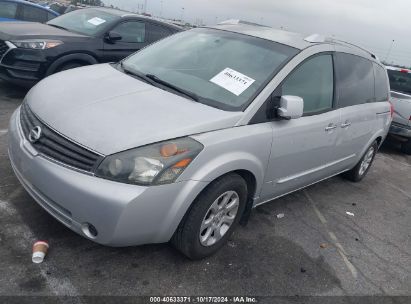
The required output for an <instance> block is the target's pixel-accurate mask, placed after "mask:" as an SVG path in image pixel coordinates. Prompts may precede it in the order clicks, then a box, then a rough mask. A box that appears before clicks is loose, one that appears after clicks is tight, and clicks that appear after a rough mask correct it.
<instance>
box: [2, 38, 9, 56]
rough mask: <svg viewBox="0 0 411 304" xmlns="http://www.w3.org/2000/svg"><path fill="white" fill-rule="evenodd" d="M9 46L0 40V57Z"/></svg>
mask: <svg viewBox="0 0 411 304" xmlns="http://www.w3.org/2000/svg"><path fill="white" fill-rule="evenodd" d="M8 49H9V46H8V45H7V44H6V42H4V41H3V40H0V58H1V57H3V55H4V54H5V53H6V52H7V50H8Z"/></svg>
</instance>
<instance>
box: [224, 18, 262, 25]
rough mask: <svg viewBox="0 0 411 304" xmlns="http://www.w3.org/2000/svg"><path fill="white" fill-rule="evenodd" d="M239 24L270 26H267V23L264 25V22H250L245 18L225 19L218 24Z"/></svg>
mask: <svg viewBox="0 0 411 304" xmlns="http://www.w3.org/2000/svg"><path fill="white" fill-rule="evenodd" d="M239 24H246V25H253V26H262V27H269V26H266V25H262V24H258V23H254V22H249V21H245V20H240V19H229V20H225V21H222V22H220V23H219V24H218V25H239Z"/></svg>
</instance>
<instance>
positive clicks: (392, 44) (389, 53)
mask: <svg viewBox="0 0 411 304" xmlns="http://www.w3.org/2000/svg"><path fill="white" fill-rule="evenodd" d="M394 42H395V40H394V39H393V40H392V42H391V46H390V48H389V49H388V53H387V57H386V58H385V61H386V62H388V58H389V57H390V55H391V51H392V48H393V46H394Z"/></svg>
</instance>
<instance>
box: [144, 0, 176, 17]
mask: <svg viewBox="0 0 411 304" xmlns="http://www.w3.org/2000/svg"><path fill="white" fill-rule="evenodd" d="M146 1H147V0H146ZM183 17H184V7H182V8H181V22H183Z"/></svg>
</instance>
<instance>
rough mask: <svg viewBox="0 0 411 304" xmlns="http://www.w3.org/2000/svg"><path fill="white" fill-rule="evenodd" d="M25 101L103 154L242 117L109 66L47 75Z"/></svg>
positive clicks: (54, 125) (57, 127) (44, 118)
mask: <svg viewBox="0 0 411 304" xmlns="http://www.w3.org/2000/svg"><path fill="white" fill-rule="evenodd" d="M26 101H27V102H28V105H29V106H30V108H31V110H32V111H33V112H34V113H35V114H36V115H37V116H38V117H39V118H40V119H41V120H42V121H43V122H45V123H46V124H47V125H49V126H50V127H51V128H53V129H54V130H56V131H58V132H59V133H61V134H63V135H65V136H66V137H68V138H70V139H71V140H73V141H75V142H77V143H79V144H81V145H83V146H86V147H88V148H90V149H92V150H94V151H97V152H99V153H102V154H104V155H109V154H113V153H116V152H120V151H124V150H127V149H131V148H136V147H139V146H143V145H146V144H149V143H154V142H159V141H162V140H167V139H173V138H177V137H182V136H187V135H193V134H197V133H203V132H207V131H213V130H218V129H224V128H228V127H232V126H234V125H235V124H236V123H237V122H238V121H239V119H240V118H241V117H242V115H243V112H228V111H223V110H219V109H216V108H213V107H210V106H207V105H203V104H201V103H197V102H195V101H192V100H190V99H186V98H184V97H181V96H178V95H175V94H173V93H170V92H168V91H164V90H162V89H159V88H157V87H154V86H151V85H149V84H147V83H145V82H142V81H140V80H138V79H135V78H133V77H131V76H129V75H126V74H124V73H122V72H120V71H118V70H117V69H115V68H114V67H112V66H111V65H110V64H100V65H94V66H88V67H82V68H78V69H73V70H68V71H65V72H61V73H57V74H55V75H52V76H50V77H47V78H46V79H44V80H42V81H41V82H39V83H38V84H37V85H36V86H35V87H34V88H32V89H31V90H30V92H29V93H28V94H27V96H26Z"/></svg>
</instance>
